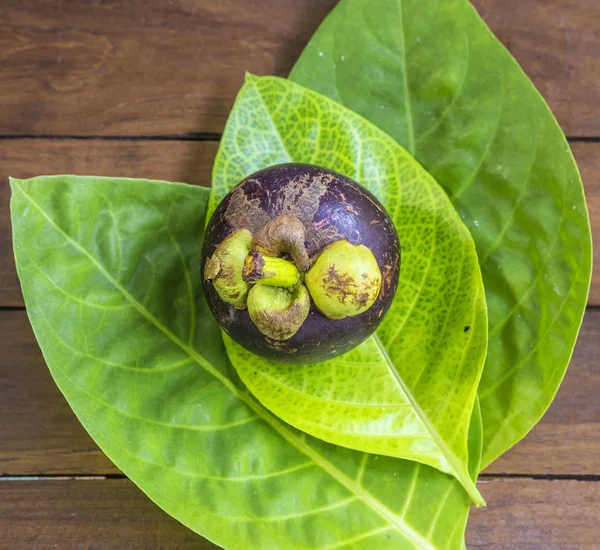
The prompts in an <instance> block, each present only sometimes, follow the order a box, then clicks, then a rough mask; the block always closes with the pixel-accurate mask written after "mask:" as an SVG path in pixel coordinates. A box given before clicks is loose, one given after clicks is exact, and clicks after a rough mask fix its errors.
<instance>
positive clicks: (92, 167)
mask: <svg viewBox="0 0 600 550" xmlns="http://www.w3.org/2000/svg"><path fill="white" fill-rule="evenodd" d="M217 147H218V143H216V142H198V141H169V140H159V141H135V140H133V141H132V140H114V141H113V140H110V141H105V140H96V139H92V140H70V139H67V140H32V139H27V140H7V139H0V307H1V306H20V305H23V298H22V296H21V291H20V288H19V282H18V280H17V275H16V270H15V266H14V259H13V254H12V248H11V246H12V245H11V229H10V216H9V199H10V189H9V186H8V176H13V177H19V178H27V177H31V176H34V175H38V174H65V173H74V174H94V175H98V176H123V177H146V178H156V179H166V180H172V181H182V182H187V183H192V184H197V185H206V186H208V185H210V174H211V170H212V163H213V159H214V156H215V154H216V151H217ZM573 151H574V153H575V157H576V158H577V161H578V163H579V167H580V170H581V173H582V177H583V181H584V183H585V186H586V187H585V188H586V194H587V197H588V207H589V209H590V215H591V219H592V230H593V234H594V240H595V241H596V242H600V178H599V176H598V175H599V174H600V143H582V142H578V143H574V144H573ZM598 254H600V252H597V253H596V258H597V261H596V262H595V268H594V278H593V283H592V290H591V294H590V300H589V303H590V304H591V305H600V256H598Z"/></svg>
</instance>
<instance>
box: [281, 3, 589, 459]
mask: <svg viewBox="0 0 600 550" xmlns="http://www.w3.org/2000/svg"><path fill="white" fill-rule="evenodd" d="M290 78H292V79H293V80H295V81H296V82H299V83H300V84H303V85H305V86H308V87H310V88H312V89H314V90H317V91H319V92H321V93H323V94H325V95H328V96H329V97H331V98H333V99H335V100H337V101H339V102H340V103H342V104H344V105H346V106H347V107H349V108H350V109H353V110H354V111H356V112H357V113H360V114H361V115H363V116H365V117H366V118H368V119H369V120H370V121H371V122H373V123H375V124H376V125H377V126H379V127H380V128H382V129H383V130H384V131H386V132H387V133H388V134H389V135H391V136H392V137H394V138H395V139H396V140H397V141H398V142H399V143H401V144H402V145H404V146H405V147H406V148H407V149H408V151H409V152H411V153H412V154H414V155H415V156H416V158H417V159H418V160H419V161H420V162H421V163H422V164H423V165H424V166H425V168H426V169H427V170H428V171H429V172H430V173H431V174H432V175H433V176H434V177H435V178H436V180H437V181H438V182H439V183H440V184H441V185H442V186H443V187H444V188H445V190H446V191H447V192H448V194H449V196H450V197H451V199H452V201H453V203H454V205H455V207H456V208H457V210H458V211H459V212H460V214H461V216H462V218H463V220H464V221H465V222H466V224H467V226H468V227H469V229H470V230H471V233H472V235H473V238H474V239H475V243H476V245H477V251H478V253H479V258H480V262H481V266H482V274H483V280H484V284H485V289H486V297H487V302H488V307H489V326H490V342H489V351H488V358H487V362H486V366H485V369H484V373H483V377H482V380H481V386H480V390H479V397H480V399H481V409H482V415H483V428H484V457H483V465H484V466H485V465H487V464H489V463H490V462H491V461H492V460H494V459H495V458H496V457H497V456H499V455H500V454H502V453H503V452H504V451H506V450H507V449H508V448H510V447H511V446H512V445H513V444H514V443H516V442H517V441H518V440H519V439H521V438H522V437H523V436H524V435H525V434H526V433H527V432H528V431H529V430H530V429H531V428H532V427H533V425H534V424H535V423H536V422H537V421H538V419H539V418H540V417H541V415H542V414H543V413H544V411H545V410H546V409H547V407H548V406H549V404H550V403H551V401H552V399H553V397H554V395H555V393H556V391H557V389H558V386H559V384H560V382H561V380H562V378H563V376H564V373H565V369H566V367H567V365H568V362H569V359H570V357H571V353H572V350H573V346H574V343H575V340H576V337H577V333H578V330H579V326H580V324H581V319H582V316H583V313H584V310H585V305H586V300H587V294H588V288H589V284H590V277H591V257H592V256H591V239H590V227H589V221H588V215H587V210H586V205H585V199H584V195H583V190H582V185H581V181H580V178H579V174H578V172H577V167H576V166H575V162H574V161H573V157H572V155H571V152H570V150H569V146H568V144H567V142H566V140H565V138H564V136H563V134H562V132H561V130H560V128H559V126H558V124H557V123H556V121H555V119H554V117H553V116H552V114H551V112H550V110H549V109H548V107H547V105H546V104H545V102H544V100H543V99H542V97H541V96H540V95H539V94H538V92H537V91H536V90H535V89H534V87H533V86H532V84H531V82H530V81H529V80H528V78H527V77H526V76H525V74H524V73H523V72H522V70H521V69H520V68H519V66H518V65H517V63H516V62H515V60H514V59H513V58H512V57H511V56H510V54H509V53H508V52H507V51H506V50H505V49H504V47H503V46H502V45H501V44H500V43H499V42H498V40H496V38H495V37H494V36H493V35H492V33H491V32H490V31H489V29H488V28H487V26H486V25H485V23H484V22H483V21H482V20H481V19H480V17H479V16H478V15H477V13H476V11H475V10H474V9H473V7H472V6H471V5H470V4H469V2H467V0H444V1H439V0H342V2H340V4H339V5H338V7H337V8H336V9H335V10H334V11H333V12H332V13H331V15H330V16H329V17H328V18H327V19H326V20H325V22H324V23H323V24H322V26H321V27H320V28H319V30H318V31H317V33H316V34H315V36H314V37H313V38H312V40H311V41H310V43H309V45H308V46H307V48H306V49H305V51H304V53H303V54H302V56H301V58H300V59H299V61H298V63H297V64H296V66H295V67H294V69H293V71H292V74H291V76H290Z"/></svg>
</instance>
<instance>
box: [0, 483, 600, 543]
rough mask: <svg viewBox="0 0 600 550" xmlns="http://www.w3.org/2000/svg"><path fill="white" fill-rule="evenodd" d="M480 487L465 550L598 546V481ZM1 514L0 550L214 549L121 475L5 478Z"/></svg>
mask: <svg viewBox="0 0 600 550" xmlns="http://www.w3.org/2000/svg"><path fill="white" fill-rule="evenodd" d="M479 485H480V489H481V491H482V492H483V495H484V496H485V498H486V499H487V500H488V501H490V502H494V506H493V507H490V508H487V509H483V510H477V511H476V512H474V513H473V514H472V518H471V523H470V525H469V528H468V530H467V544H468V547H469V548H470V549H478V550H514V549H521V548H531V549H534V548H535V549H540V550H542V549H543V550H547V549H549V548H552V549H555V548H558V549H569V550H570V549H573V548H578V549H582V550H584V549H585V550H597V548H598V531H597V527H596V523H597V521H598V516H599V514H600V507H599V505H598V502H599V501H600V483H585V482H582V481H550V480H537V479H493V480H484V481H481V482H480V484H479ZM557 502H561V503H562V505H560V506H558V505H556V503H557ZM125 511H126V512H125ZM0 516H1V517H2V527H3V530H2V539H1V540H0V547H1V548H3V549H4V548H6V549H7V550H8V549H11V550H13V549H19V550H20V549H22V548H36V549H38V548H59V549H61V550H62V549H71V548H73V549H77V550H84V549H94V550H95V549H108V548H110V549H112V548H115V549H119V550H121V549H127V550H150V549H151V550H173V549H176V550H184V549H185V550H188V549H189V550H192V549H193V550H213V549H214V550H216V549H217V548H218V547H217V546H214V545H212V544H211V543H209V542H208V541H206V540H204V539H202V538H200V537H198V536H196V535H194V533H192V532H191V531H190V530H188V529H187V528H186V527H184V526H183V525H181V524H180V523H178V522H177V521H176V520H174V519H173V518H171V517H170V516H168V515H167V514H165V513H164V512H162V511H161V510H160V509H159V508H158V507H157V506H156V505H155V504H153V503H152V502H151V501H150V500H148V499H147V498H145V497H144V496H143V495H141V493H140V491H139V490H138V489H137V488H136V487H135V486H134V485H133V483H131V482H130V481H129V480H126V479H64V480H59V479H52V480H42V481H30V480H21V481H12V480H10V481H9V480H6V481H4V482H2V483H1V484H0ZM532 517H535V518H537V522H532V520H531V518H532Z"/></svg>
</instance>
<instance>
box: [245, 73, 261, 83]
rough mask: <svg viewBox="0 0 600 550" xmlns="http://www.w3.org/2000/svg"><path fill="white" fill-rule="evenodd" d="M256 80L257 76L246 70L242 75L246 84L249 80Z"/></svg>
mask: <svg viewBox="0 0 600 550" xmlns="http://www.w3.org/2000/svg"><path fill="white" fill-rule="evenodd" d="M257 80H258V76H256V75H255V74H252V73H249V72H248V71H246V74H245V75H244V82H246V84H248V83H251V82H256V81H257Z"/></svg>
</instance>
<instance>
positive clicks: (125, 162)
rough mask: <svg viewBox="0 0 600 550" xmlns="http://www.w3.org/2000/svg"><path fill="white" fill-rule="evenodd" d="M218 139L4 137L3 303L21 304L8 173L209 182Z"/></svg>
mask: <svg viewBox="0 0 600 550" xmlns="http://www.w3.org/2000/svg"><path fill="white" fill-rule="evenodd" d="M217 147H218V143H217V142H202V141H167V140H164V141H130V140H122V141H121V140H114V141H113V140H111V141H103V140H35V139H25V140H6V139H4V140H2V139H0V307H1V306H21V305H23V297H22V295H21V290H20V286H19V281H18V279H17V273H16V268H15V264H14V257H13V252H12V241H11V228H10V212H9V201H10V187H9V184H8V177H9V176H12V177H17V178H28V177H32V176H35V175H39V174H94V175H96V176H119V177H138V178H149V179H165V180H169V181H181V182H185V183H191V184H194V185H205V186H210V174H211V171H212V165H213V160H214V157H215V154H216V152H217Z"/></svg>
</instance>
